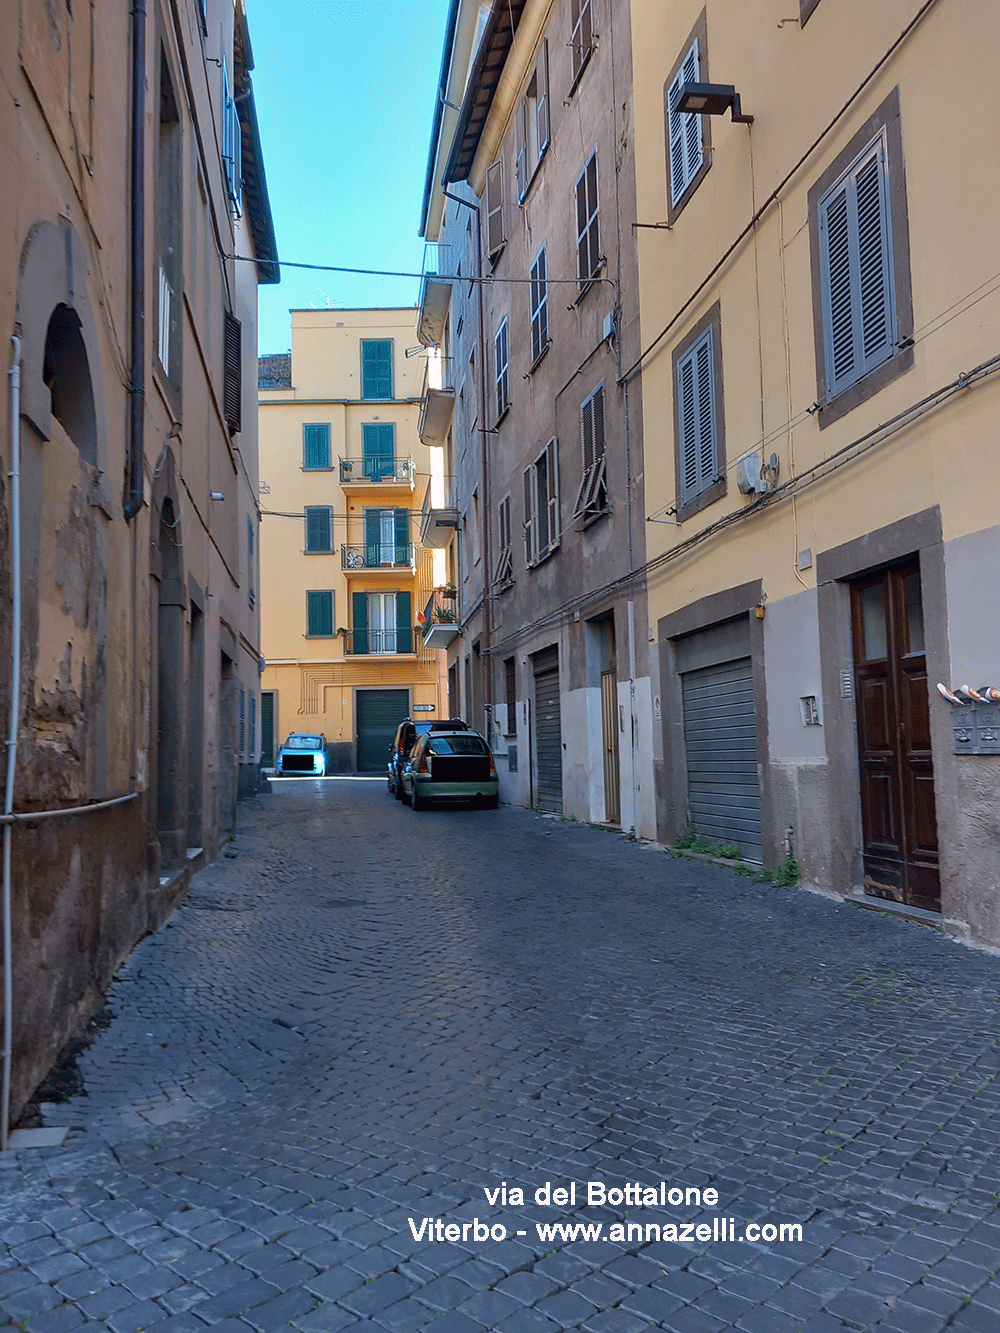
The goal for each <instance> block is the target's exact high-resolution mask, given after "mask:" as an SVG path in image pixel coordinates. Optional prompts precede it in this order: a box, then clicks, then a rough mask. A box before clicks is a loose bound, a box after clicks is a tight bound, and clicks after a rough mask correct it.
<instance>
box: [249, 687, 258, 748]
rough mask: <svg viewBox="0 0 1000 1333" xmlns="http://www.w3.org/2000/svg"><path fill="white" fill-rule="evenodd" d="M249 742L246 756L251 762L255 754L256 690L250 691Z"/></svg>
mask: <svg viewBox="0 0 1000 1333" xmlns="http://www.w3.org/2000/svg"><path fill="white" fill-rule="evenodd" d="M248 702H249V705H250V744H249V746H248V748H247V758H248V759H249V760H250V761H251V762H252V761H253V760H254V759H255V758H256V755H257V692H256V690H251V691H250V697H249V700H248Z"/></svg>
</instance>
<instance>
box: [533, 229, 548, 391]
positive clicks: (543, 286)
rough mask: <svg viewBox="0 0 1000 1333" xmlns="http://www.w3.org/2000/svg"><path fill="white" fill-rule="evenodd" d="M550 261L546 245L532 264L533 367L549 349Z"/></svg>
mask: <svg viewBox="0 0 1000 1333" xmlns="http://www.w3.org/2000/svg"><path fill="white" fill-rule="evenodd" d="M547 275H548V263H547V260H546V257H545V246H544V245H543V246H542V248H541V249H540V250H539V252H538V256H537V258H536V259H535V262H534V263H533V264H532V266H531V287H530V292H531V369H532V370H534V368H535V366H536V365H537V364H538V362H539V361H541V359H542V357H543V356H544V355H545V353H546V352H547V351H548V350H549V292H548V281H547Z"/></svg>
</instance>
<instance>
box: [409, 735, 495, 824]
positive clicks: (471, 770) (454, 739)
mask: <svg viewBox="0 0 1000 1333" xmlns="http://www.w3.org/2000/svg"><path fill="white" fill-rule="evenodd" d="M401 786H402V789H403V801H404V803H408V804H409V805H411V806H412V807H413V809H414V810H424V809H426V808H427V806H428V805H429V804H430V802H431V801H472V802H473V803H475V804H477V805H485V806H488V807H489V808H490V809H491V810H495V809H496V808H497V806H498V805H499V803H500V783H499V782H498V781H497V768H496V764H495V763H494V762H493V755H492V754H491V753H490V747H489V746H488V745H487V744H486V742H485V741H484V740H483V738H482V736H480V735H479V733H478V732H476V731H431V732H428V733H427V735H426V736H421V737H420V738H419V740H418V741H417V743H416V745H414V747H413V749H412V750H411V751H410V757H409V758H408V759H407V761H406V763H405V765H404V766H403V772H402V777H401Z"/></svg>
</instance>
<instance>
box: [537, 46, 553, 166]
mask: <svg viewBox="0 0 1000 1333" xmlns="http://www.w3.org/2000/svg"><path fill="white" fill-rule="evenodd" d="M535 79H536V84H535V89H536V98H537V101H536V103H535V118H536V123H537V126H538V156H539V157H541V155H542V154H543V153H544V152H545V150H546V148H548V146H549V137H550V134H551V129H550V119H551V118H550V116H549V44H548V41H544V42H542V54H541V56H540V57H539V61H538V69H537V70H536V71H535Z"/></svg>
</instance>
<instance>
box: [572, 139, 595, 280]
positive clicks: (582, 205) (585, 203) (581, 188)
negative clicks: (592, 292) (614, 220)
mask: <svg viewBox="0 0 1000 1333" xmlns="http://www.w3.org/2000/svg"><path fill="white" fill-rule="evenodd" d="M576 271H577V276H578V277H579V279H580V295H581V296H582V295H583V294H584V292H586V291H588V290H589V289H590V285H591V284H590V280H591V279H592V278H596V277H597V276H598V275H599V274H600V271H601V227H600V221H599V219H598V216H597V153H596V151H595V152H594V153H592V154H591V157H590V161H589V162H588V163H587V165H586V166H585V167H584V169H583V171H582V172H581V173H580V176H579V178H578V179H577V182H576Z"/></svg>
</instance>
